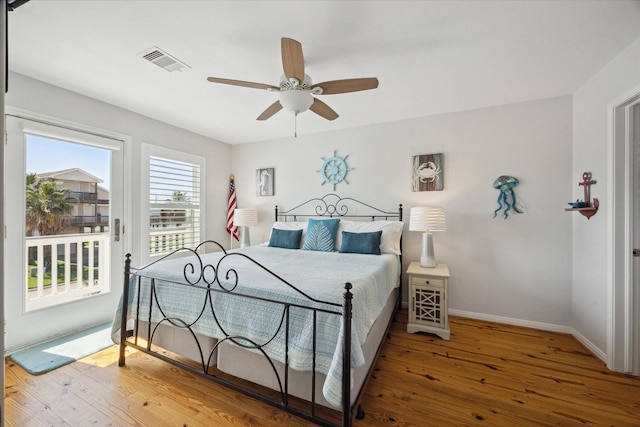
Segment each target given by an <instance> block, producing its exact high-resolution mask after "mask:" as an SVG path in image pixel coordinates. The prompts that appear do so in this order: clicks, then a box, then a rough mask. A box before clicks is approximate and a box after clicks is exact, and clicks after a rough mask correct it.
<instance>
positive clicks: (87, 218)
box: [67, 215, 109, 226]
mask: <svg viewBox="0 0 640 427" xmlns="http://www.w3.org/2000/svg"><path fill="white" fill-rule="evenodd" d="M67 225H78V226H81V225H84V226H95V225H109V215H78V216H72V217H70V218H68V224H67Z"/></svg>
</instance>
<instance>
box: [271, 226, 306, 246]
mask: <svg viewBox="0 0 640 427" xmlns="http://www.w3.org/2000/svg"><path fill="white" fill-rule="evenodd" d="M274 228H277V229H278V230H302V238H301V239H300V247H302V243H303V242H304V238H305V237H306V235H307V221H276V222H274V223H273V226H272V227H271V229H274ZM269 240H271V232H269Z"/></svg>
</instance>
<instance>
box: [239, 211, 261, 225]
mask: <svg viewBox="0 0 640 427" xmlns="http://www.w3.org/2000/svg"><path fill="white" fill-rule="evenodd" d="M233 225H237V226H238V227H251V226H254V225H258V211H257V210H255V209H253V208H245V209H235V210H234V211H233Z"/></svg>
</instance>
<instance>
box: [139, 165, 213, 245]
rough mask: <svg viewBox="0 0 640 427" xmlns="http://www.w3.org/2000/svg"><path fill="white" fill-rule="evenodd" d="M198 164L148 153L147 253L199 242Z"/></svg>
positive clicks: (199, 183) (199, 172) (199, 173)
mask: <svg viewBox="0 0 640 427" xmlns="http://www.w3.org/2000/svg"><path fill="white" fill-rule="evenodd" d="M200 169H201V168H200V165H198V164H194V163H189V162H183V161H178V160H173V159H167V158H164V157H158V156H153V155H151V156H149V255H150V256H157V255H163V254H166V253H170V252H172V251H174V250H176V249H179V248H182V247H188V248H194V247H195V246H196V245H197V244H198V243H199V242H200V217H201V215H200V214H201V212H200V185H201V181H200V177H201V170H200Z"/></svg>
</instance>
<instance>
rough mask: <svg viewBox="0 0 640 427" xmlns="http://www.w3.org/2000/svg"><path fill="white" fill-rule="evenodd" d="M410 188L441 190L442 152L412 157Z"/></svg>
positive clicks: (442, 177)
mask: <svg viewBox="0 0 640 427" xmlns="http://www.w3.org/2000/svg"><path fill="white" fill-rule="evenodd" d="M411 160H412V162H411V165H412V171H411V189H412V190H413V191H442V190H443V189H444V163H443V159H442V153H438V154H420V155H417V156H413V157H412V159H411Z"/></svg>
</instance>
